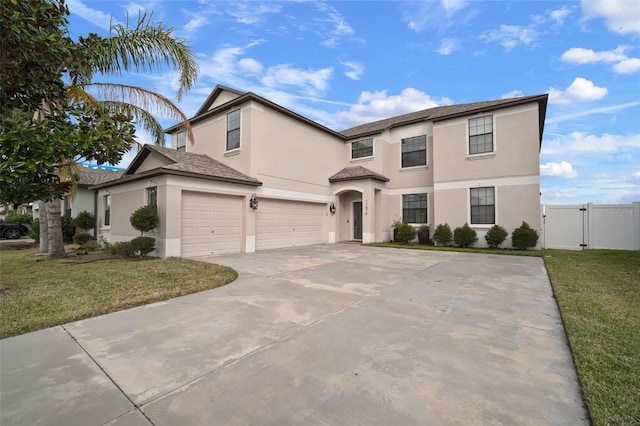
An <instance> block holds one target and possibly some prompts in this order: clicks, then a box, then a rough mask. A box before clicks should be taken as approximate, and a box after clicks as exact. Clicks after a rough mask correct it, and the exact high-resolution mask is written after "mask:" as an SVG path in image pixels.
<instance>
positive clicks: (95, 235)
mask: <svg viewBox="0 0 640 426" xmlns="http://www.w3.org/2000/svg"><path fill="white" fill-rule="evenodd" d="M93 215H94V217H95V218H96V226H94V227H93V238H94V239H95V240H97V239H98V190H94V191H93Z"/></svg>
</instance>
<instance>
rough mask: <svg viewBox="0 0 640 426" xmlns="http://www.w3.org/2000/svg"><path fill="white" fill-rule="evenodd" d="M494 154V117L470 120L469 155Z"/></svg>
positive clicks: (487, 116)
mask: <svg viewBox="0 0 640 426" xmlns="http://www.w3.org/2000/svg"><path fill="white" fill-rule="evenodd" d="M485 152H493V116H492V115H485V116H484V117H478V118H471V119H469V154H471V155H472V154H482V153H485Z"/></svg>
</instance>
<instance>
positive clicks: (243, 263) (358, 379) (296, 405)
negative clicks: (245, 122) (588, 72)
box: [0, 244, 588, 426]
mask: <svg viewBox="0 0 640 426" xmlns="http://www.w3.org/2000/svg"><path fill="white" fill-rule="evenodd" d="M200 260H203V261H210V262H215V263H220V264H224V265H229V266H231V267H233V268H235V269H236V270H238V271H239V273H240V277H239V279H238V280H237V281H236V282H234V283H232V284H230V285H227V286H225V287H222V288H219V289H215V290H211V291H206V292H202V293H198V294H194V295H190V296H185V297H180V298H176V299H173V300H170V301H167V302H163V303H156V304H153V305H149V306H145V307H140V308H136V309H130V310H127V311H123V312H118V313H114V314H109V315H105V316H102V317H97V318H93V319H89V320H85V321H79V322H75V323H71V324H67V325H64V326H61V327H54V328H51V329H47V330H42V331H38V332H35V333H30V334H27V335H23V336H18V337H13V338H9V339H4V340H2V341H0V367H1V376H0V424H2V425H3V426H9V425H25V424H29V425H39V424H52V425H56V424H60V425H76V424H77V425H80V424H81V425H92V424H93V425H100V424H110V425H148V424H155V425H219V424H225V425H226V424H238V425H288V424H299V425H328V424H332V425H352V424H380V425H413V424H430V425H439V424H443V425H449V424H509V425H512V424H532V425H534V424H535V425H539V424H545V425H551V424H558V425H560V424H562V425H566V424H571V425H577V424H588V421H587V418H586V413H585V411H584V409H583V406H582V399H581V396H580V391H579V388H578V384H577V379H576V374H575V370H574V367H573V362H572V360H571V355H570V352H569V348H568V346H567V341H566V337H565V334H564V329H563V327H562V323H561V320H560V316H559V314H558V309H557V306H556V303H555V300H554V298H553V295H552V291H551V287H550V284H549V280H548V277H547V274H546V271H545V269H544V266H543V263H542V260H541V259H539V258H530V257H515V256H492V255H478V254H459V253H446V252H432V251H429V252H426V251H412V250H395V249H383V248H375V247H362V246H359V245H352V244H335V245H320V246H311V247H303V248H295V249H289V250H275V251H267V252H259V253H254V254H243V255H232V256H221V257H213V258H203V259H200ZM127 284H129V283H127Z"/></svg>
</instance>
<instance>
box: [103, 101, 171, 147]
mask: <svg viewBox="0 0 640 426" xmlns="http://www.w3.org/2000/svg"><path fill="white" fill-rule="evenodd" d="M102 105H103V106H104V107H105V108H107V109H108V110H110V111H113V112H116V113H124V114H128V115H131V116H132V117H133V120H134V121H135V122H136V124H138V125H139V126H141V127H142V129H144V130H145V131H146V132H147V133H149V134H150V135H151V137H152V138H153V140H154V143H155V144H156V145H158V146H164V142H165V139H164V137H165V134H164V130H163V129H162V125H161V124H160V122H159V121H158V120H157V119H156V118H155V117H154V116H153V114H151V113H150V112H149V111H147V110H145V109H143V108H140V107H138V106H136V105H132V104H128V103H124V102H117V101H103V102H102ZM138 147H139V146H138Z"/></svg>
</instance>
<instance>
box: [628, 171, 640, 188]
mask: <svg viewBox="0 0 640 426" xmlns="http://www.w3.org/2000/svg"><path fill="white" fill-rule="evenodd" d="M629 181H630V182H631V183H633V184H635V185H640V172H635V173H633V174H632V175H631V178H630V179H629Z"/></svg>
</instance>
